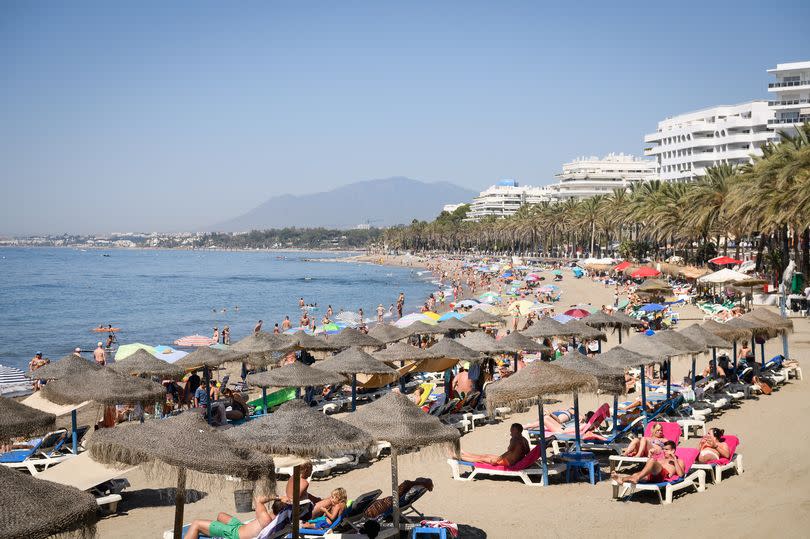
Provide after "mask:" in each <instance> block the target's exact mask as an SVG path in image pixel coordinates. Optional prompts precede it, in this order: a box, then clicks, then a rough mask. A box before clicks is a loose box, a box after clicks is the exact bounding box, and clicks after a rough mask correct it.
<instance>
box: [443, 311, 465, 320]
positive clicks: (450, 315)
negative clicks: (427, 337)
mask: <svg viewBox="0 0 810 539" xmlns="http://www.w3.org/2000/svg"><path fill="white" fill-rule="evenodd" d="M451 318H456V319H457V320H461V319H462V318H464V316H463V315H462V314H461V313H457V312H456V311H447V312H446V313H444V314H443V315H441V316H440V317H439V322H444V321H445V320H450V319H451Z"/></svg>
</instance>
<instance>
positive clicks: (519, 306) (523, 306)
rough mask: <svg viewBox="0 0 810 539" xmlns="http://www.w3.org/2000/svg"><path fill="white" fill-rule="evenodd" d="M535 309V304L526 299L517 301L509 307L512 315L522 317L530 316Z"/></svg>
mask: <svg viewBox="0 0 810 539" xmlns="http://www.w3.org/2000/svg"><path fill="white" fill-rule="evenodd" d="M532 309H534V303H533V302H531V301H528V300H525V299H522V300H519V301H516V302H514V303H512V304H511V305H509V312H510V313H511V314H515V313H516V314H519V315H521V316H525V315H527V314H529V312H530V311H531V310H532Z"/></svg>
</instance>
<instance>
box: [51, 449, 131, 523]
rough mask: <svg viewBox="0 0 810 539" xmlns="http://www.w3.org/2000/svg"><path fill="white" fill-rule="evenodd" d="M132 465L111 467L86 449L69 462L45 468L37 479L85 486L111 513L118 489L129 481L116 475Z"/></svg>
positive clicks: (115, 503)
mask: <svg viewBox="0 0 810 539" xmlns="http://www.w3.org/2000/svg"><path fill="white" fill-rule="evenodd" d="M133 469H135V468H134V467H133V468H124V469H121V468H113V467H110V466H107V465H105V464H101V463H100V462H96V461H95V460H93V459H91V458H90V454H89V453H79V454H78V455H76V456H75V457H72V458H71V459H70V465H62V466H54V467H52V468H48V469H47V470H45V471H43V472H40V473H39V474H38V475H37V479H45V480H47V481H53V482H54V483H59V484H62V485H68V486H71V487H74V488H77V489H79V490H86V491H87V492H89V493H90V494H93V495H94V496H95V497H96V503H98V505H99V506H100V507H104V506H107V508H108V509H109V510H110V512H113V513H114V512H115V511H116V510H117V509H118V502H120V501H121V491H122V490H124V489H125V488H126V487H128V486H129V481H127V480H126V479H119V477H120V476H122V475H124V474H125V473H127V472H129V471H130V470H133Z"/></svg>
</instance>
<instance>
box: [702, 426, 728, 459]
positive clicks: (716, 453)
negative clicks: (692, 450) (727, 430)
mask: <svg viewBox="0 0 810 539" xmlns="http://www.w3.org/2000/svg"><path fill="white" fill-rule="evenodd" d="M723 440H724V438H723V429H718V428H712V429H709V432H708V433H706V436H704V437H703V438H701V440H700V444H699V445H698V449H699V450H700V455H698V462H700V463H701V464H705V463H707V462H713V461H715V460H719V459H721V458H723V459H727V458H729V456H730V452H729V449H728V444H727V443H726V442H724V441H723Z"/></svg>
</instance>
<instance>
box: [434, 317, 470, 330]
mask: <svg viewBox="0 0 810 539" xmlns="http://www.w3.org/2000/svg"><path fill="white" fill-rule="evenodd" d="M439 327H440V328H442V329H445V330H447V331H448V332H450V331H452V332H459V331H477V330H478V326H474V325H472V324H468V323H467V322H465V321H463V320H459V319H458V318H448V319H447V320H442V321H441V322H439Z"/></svg>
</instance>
